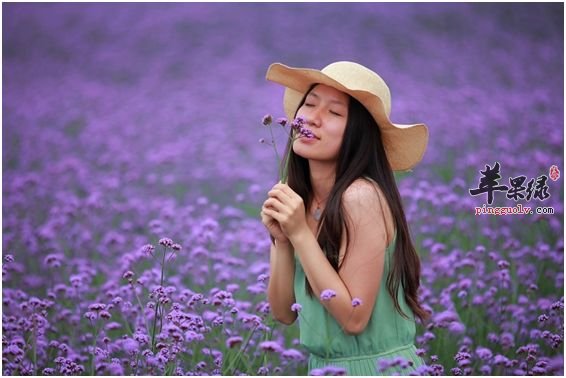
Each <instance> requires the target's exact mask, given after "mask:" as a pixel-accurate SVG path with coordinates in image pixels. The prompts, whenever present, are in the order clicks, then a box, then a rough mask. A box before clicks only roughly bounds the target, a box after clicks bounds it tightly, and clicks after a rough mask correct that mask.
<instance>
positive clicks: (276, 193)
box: [267, 189, 292, 203]
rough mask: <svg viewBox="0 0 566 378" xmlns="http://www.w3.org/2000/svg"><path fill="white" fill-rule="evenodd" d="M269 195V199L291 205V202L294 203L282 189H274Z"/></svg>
mask: <svg viewBox="0 0 566 378" xmlns="http://www.w3.org/2000/svg"><path fill="white" fill-rule="evenodd" d="M267 194H268V195H269V198H276V199H277V200H279V201H280V202H282V203H289V202H290V201H292V198H291V197H289V196H288V195H287V194H286V193H285V192H283V191H282V190H281V189H272V190H270V191H269V192H268V193H267Z"/></svg>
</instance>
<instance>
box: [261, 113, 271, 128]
mask: <svg viewBox="0 0 566 378" xmlns="http://www.w3.org/2000/svg"><path fill="white" fill-rule="evenodd" d="M272 121H273V117H272V116H271V114H266V115H264V116H263V118H262V119H261V123H263V125H264V126H269V125H271V122H272Z"/></svg>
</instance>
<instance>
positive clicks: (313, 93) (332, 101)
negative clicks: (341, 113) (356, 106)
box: [307, 91, 346, 106]
mask: <svg viewBox="0 0 566 378" xmlns="http://www.w3.org/2000/svg"><path fill="white" fill-rule="evenodd" d="M308 96H313V97H315V98H318V99H320V96H319V95H317V94H316V93H315V92H314V91H312V92H310V93H309V94H308V95H307V97H308ZM330 103H333V104H339V105H343V106H346V104H345V103H344V102H343V101H340V100H335V99H332V100H330Z"/></svg>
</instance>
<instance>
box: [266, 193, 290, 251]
mask: <svg viewBox="0 0 566 378" xmlns="http://www.w3.org/2000/svg"><path fill="white" fill-rule="evenodd" d="M263 208H265V203H264V205H263ZM263 208H262V210H261V222H262V223H263V225H264V226H265V228H267V231H268V232H269V235H271V236H272V237H273V239H275V240H276V241H277V243H279V244H281V243H285V244H287V243H289V239H287V237H286V236H285V234H284V233H283V231H282V230H281V226H280V225H279V222H277V221H276V220H275V219H273V217H271V216H269V215H267V214H266V213H265V212H264V211H263Z"/></svg>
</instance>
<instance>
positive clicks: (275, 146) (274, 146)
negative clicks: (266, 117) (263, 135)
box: [268, 125, 282, 177]
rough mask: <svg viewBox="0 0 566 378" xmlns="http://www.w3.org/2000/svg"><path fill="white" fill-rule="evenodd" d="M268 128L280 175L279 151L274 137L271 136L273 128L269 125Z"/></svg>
mask: <svg viewBox="0 0 566 378" xmlns="http://www.w3.org/2000/svg"><path fill="white" fill-rule="evenodd" d="M268 128H269V133H270V134H271V145H272V146H273V149H274V150H275V156H276V157H277V164H278V165H279V177H281V175H282V172H281V158H280V157H279V151H277V145H276V144H275V137H274V136H273V129H272V128H271V125H270V126H268Z"/></svg>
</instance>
